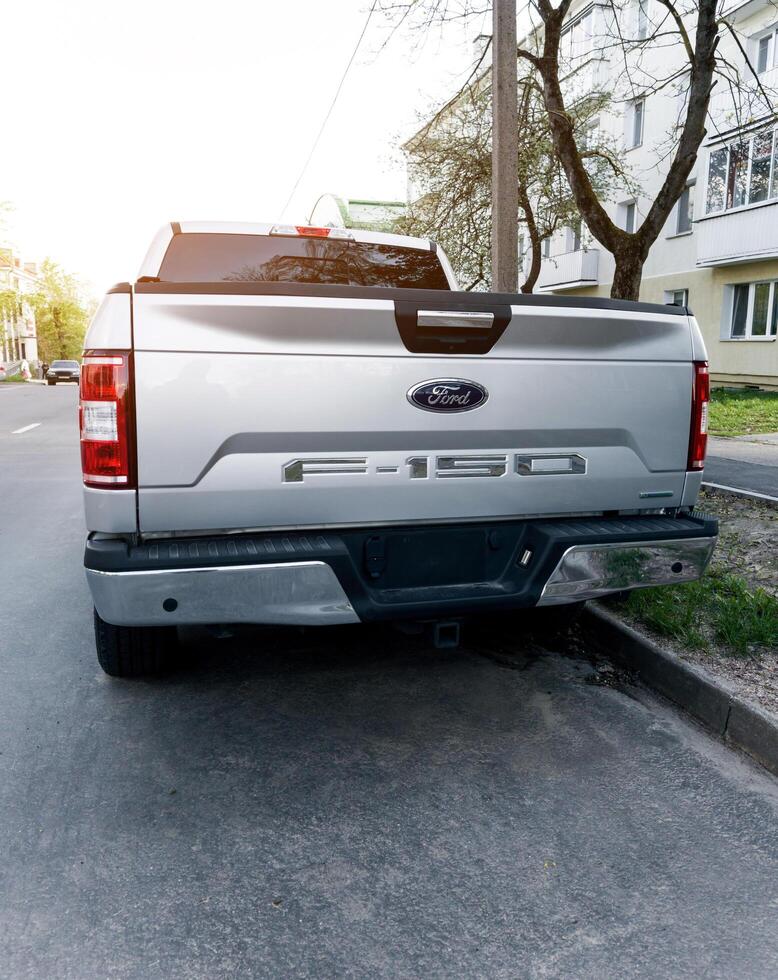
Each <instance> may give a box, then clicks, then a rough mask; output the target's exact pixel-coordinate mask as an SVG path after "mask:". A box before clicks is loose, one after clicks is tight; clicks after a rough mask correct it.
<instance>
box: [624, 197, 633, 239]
mask: <svg viewBox="0 0 778 980" xmlns="http://www.w3.org/2000/svg"><path fill="white" fill-rule="evenodd" d="M635 211H636V208H635V202H634V201H630V202H629V204H625V205H624V231H628V232H629V233H630V234H632V232H633V231H634V230H635Z"/></svg>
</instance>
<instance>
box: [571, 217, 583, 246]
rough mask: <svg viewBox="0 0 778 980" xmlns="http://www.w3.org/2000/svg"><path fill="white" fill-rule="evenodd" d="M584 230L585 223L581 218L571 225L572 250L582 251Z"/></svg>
mask: <svg viewBox="0 0 778 980" xmlns="http://www.w3.org/2000/svg"><path fill="white" fill-rule="evenodd" d="M582 230H583V223H582V221H581V219H580V218H579V219H578V220H577V221H574V222H573V223H572V225H570V244H571V245H572V246H573V247H572V249H571V251H572V252H580V251H581V233H582Z"/></svg>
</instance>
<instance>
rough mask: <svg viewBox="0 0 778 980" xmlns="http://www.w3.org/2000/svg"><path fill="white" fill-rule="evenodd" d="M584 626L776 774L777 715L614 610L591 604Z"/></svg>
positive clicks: (656, 687)
mask: <svg viewBox="0 0 778 980" xmlns="http://www.w3.org/2000/svg"><path fill="white" fill-rule="evenodd" d="M581 627H582V629H583V631H584V632H585V634H586V635H587V638H588V639H590V640H592V641H593V642H594V643H595V644H596V645H597V646H598V648H599V649H600V651H601V652H602V653H604V654H605V655H606V656H607V657H608V658H609V659H611V660H614V661H616V662H617V663H619V664H621V665H622V666H625V667H629V668H630V669H631V670H634V671H635V672H636V673H637V675H638V677H639V678H640V680H641V681H642V682H643V683H644V684H645V685H646V687H650V688H651V689H652V690H653V691H656V692H657V693H658V694H661V695H662V696H663V697H665V698H667V699H668V700H669V701H672V702H673V703H674V704H676V705H678V706H679V707H680V708H683V709H684V711H687V712H688V713H689V714H690V715H691V716H692V717H693V718H695V719H696V720H697V721H699V722H701V723H702V724H703V725H704V726H705V727H706V728H707V729H709V730H710V731H711V732H712V733H713V734H714V735H716V736H717V737H718V738H720V739H722V740H723V741H724V742H726V743H727V744H728V745H732V746H734V747H735V748H738V749H740V750H741V751H742V752H745V753H746V754H747V755H749V756H750V757H751V758H752V759H754V760H755V761H756V762H758V763H759V764H760V765H761V766H763V767H764V768H765V769H767V770H768V771H769V772H771V773H773V774H774V775H776V776H778V720H776V719H774V718H772V717H771V716H770V715H768V714H767V712H765V711H763V710H762V709H761V708H758V707H757V706H756V705H754V704H751V703H750V702H748V701H744V700H743V699H742V698H740V697H739V696H738V695H737V694H735V693H734V692H733V691H732V690H731V689H730V688H729V687H728V686H726V685H725V684H724V683H722V682H721V681H719V680H718V679H717V678H715V677H713V676H712V675H711V674H709V673H708V672H707V671H705V670H703V669H702V668H700V667H695V666H692V665H691V664H687V663H686V662H685V661H683V660H681V659H680V657H677V656H676V655H675V654H673V653H669V652H668V651H667V650H663V649H662V647H660V646H657V644H656V643H654V642H652V641H651V640H649V639H647V638H646V637H644V636H642V635H641V634H640V633H638V632H637V630H634V629H633V628H632V627H631V626H627V624H626V623H622V622H621V620H619V619H618V618H617V617H616V616H614V615H613V614H612V613H609V612H607V610H605V609H601V608H598V607H596V606H587V608H586V610H585V612H584V614H583V616H582V617H581Z"/></svg>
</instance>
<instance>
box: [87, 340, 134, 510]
mask: <svg viewBox="0 0 778 980" xmlns="http://www.w3.org/2000/svg"><path fill="white" fill-rule="evenodd" d="M131 395H132V392H131V390H130V362H129V355H128V354H119V353H113V352H111V351H101V352H99V353H98V352H91V351H90V352H88V353H87V354H86V355H85V356H84V359H83V362H82V367H81V391H80V399H81V400H80V402H79V408H78V413H79V420H80V427H81V470H82V472H83V476H84V483H85V484H86V485H87V486H88V487H99V488H100V489H101V490H126V489H128V488H133V487H135V465H134V464H135V458H134V456H135V454H134V450H133V446H132V409H131Z"/></svg>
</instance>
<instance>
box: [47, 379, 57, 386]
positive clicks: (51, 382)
mask: <svg viewBox="0 0 778 980" xmlns="http://www.w3.org/2000/svg"><path fill="white" fill-rule="evenodd" d="M56 383H57V382H56V381H49V380H48V379H47V381H46V384H47V385H55V384H56Z"/></svg>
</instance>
